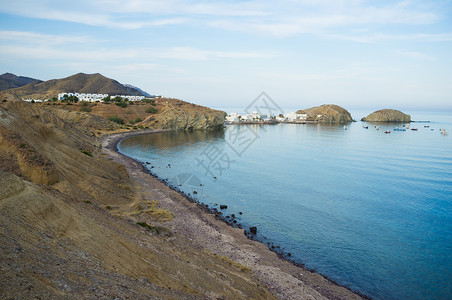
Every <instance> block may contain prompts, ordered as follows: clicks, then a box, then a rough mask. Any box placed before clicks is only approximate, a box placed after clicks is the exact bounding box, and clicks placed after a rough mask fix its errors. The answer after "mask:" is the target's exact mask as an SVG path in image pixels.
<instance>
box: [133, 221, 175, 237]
mask: <svg viewBox="0 0 452 300" xmlns="http://www.w3.org/2000/svg"><path fill="white" fill-rule="evenodd" d="M137 225H140V226H141V227H144V228H146V229H148V230H150V231H151V232H152V233H153V234H157V235H165V236H172V235H173V234H172V232H171V231H170V230H169V229H168V228H165V227H163V226H151V225H149V224H147V223H146V222H137Z"/></svg>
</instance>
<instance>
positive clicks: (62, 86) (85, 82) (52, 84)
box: [7, 73, 143, 99]
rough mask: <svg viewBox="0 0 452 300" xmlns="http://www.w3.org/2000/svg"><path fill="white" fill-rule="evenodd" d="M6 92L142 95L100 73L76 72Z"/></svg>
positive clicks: (38, 95)
mask: <svg viewBox="0 0 452 300" xmlns="http://www.w3.org/2000/svg"><path fill="white" fill-rule="evenodd" d="M7 92H8V93H10V94H12V95H14V96H15V97H18V98H33V99H51V98H52V97H56V96H57V95H58V93H63V92H68V93H75V92H79V93H94V94H109V95H134V96H142V95H143V92H142V91H140V90H138V89H136V88H133V87H130V86H125V85H123V84H121V83H119V82H118V81H116V80H114V79H110V78H108V77H105V76H103V75H102V74H99V73H95V74H85V73H78V74H75V75H72V76H69V77H66V78H62V79H52V80H48V81H34V82H31V83H29V84H27V85H24V86H21V87H18V88H14V89H9V90H7Z"/></svg>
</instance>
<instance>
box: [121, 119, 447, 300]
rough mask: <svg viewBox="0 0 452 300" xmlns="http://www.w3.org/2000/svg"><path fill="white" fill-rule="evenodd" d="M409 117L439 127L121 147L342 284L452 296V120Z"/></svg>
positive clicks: (158, 140) (188, 138) (152, 140)
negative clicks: (443, 130)
mask: <svg viewBox="0 0 452 300" xmlns="http://www.w3.org/2000/svg"><path fill="white" fill-rule="evenodd" d="M408 113H410V112H408ZM364 115H365V114H363V115H355V114H353V112H352V116H353V117H354V118H356V119H360V118H361V117H362V116H364ZM411 116H412V119H413V120H419V121H429V122H415V123H411V124H410V128H409V129H408V130H406V131H394V128H403V127H402V124H374V123H365V122H361V121H358V122H353V123H350V124H347V125H346V127H344V124H341V125H329V124H328V125H326V124H325V125H324V124H278V125H226V126H225V128H223V129H221V130H217V131H193V132H163V133H156V134H150V135H142V136H135V137H130V138H127V139H124V140H122V141H121V143H120V144H119V146H118V148H119V151H120V152H121V153H123V154H125V155H127V156H130V157H132V158H134V159H136V160H138V161H140V162H142V163H143V164H144V165H145V166H146V167H147V168H148V169H149V171H150V172H152V173H154V174H155V175H157V176H158V177H159V178H161V179H166V180H168V182H169V183H170V184H171V185H173V186H177V187H178V188H179V189H181V190H182V191H184V192H185V193H187V194H190V195H191V196H192V197H194V198H196V199H197V201H199V202H202V203H204V204H207V205H209V207H211V208H217V209H219V210H220V208H219V205H227V209H224V210H221V211H222V212H223V213H224V215H231V214H234V215H235V216H236V220H237V221H238V223H240V224H241V226H243V228H244V229H248V228H250V227H253V226H254V227H257V234H256V236H255V239H258V240H260V241H262V242H263V243H266V244H268V245H269V247H270V248H272V247H274V248H273V249H274V250H277V251H279V252H280V253H283V254H284V255H286V257H287V256H288V255H289V254H290V259H291V260H293V261H294V262H296V263H299V264H303V265H304V266H305V267H307V268H309V269H312V270H315V271H317V272H319V273H321V274H323V275H325V276H327V277H328V278H330V279H331V280H333V281H335V282H337V283H338V284H340V285H343V286H346V287H348V288H350V289H352V290H355V291H359V292H360V293H362V294H364V295H367V296H369V297H371V298H373V299H452V136H451V135H444V134H442V133H441V130H440V129H446V131H449V132H451V131H452V113H450V112H449V113H447V112H431V113H425V112H422V113H417V112H412V113H411ZM364 126H368V128H365V127H364ZM413 128H414V129H417V130H411V129H413ZM385 131H391V132H390V133H385ZM146 163H148V164H146Z"/></svg>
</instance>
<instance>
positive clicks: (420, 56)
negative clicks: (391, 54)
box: [395, 50, 436, 60]
mask: <svg viewBox="0 0 452 300" xmlns="http://www.w3.org/2000/svg"><path fill="white" fill-rule="evenodd" d="M395 53H396V54H397V55H399V56H403V57H407V58H412V59H420V60H436V57H434V56H431V55H428V54H425V53H421V52H416V51H406V50H396V51H395Z"/></svg>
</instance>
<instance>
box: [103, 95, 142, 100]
mask: <svg viewBox="0 0 452 300" xmlns="http://www.w3.org/2000/svg"><path fill="white" fill-rule="evenodd" d="M115 97H121V98H123V99H128V100H129V101H141V100H143V99H144V98H146V97H145V96H132V95H114V96H111V98H115Z"/></svg>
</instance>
